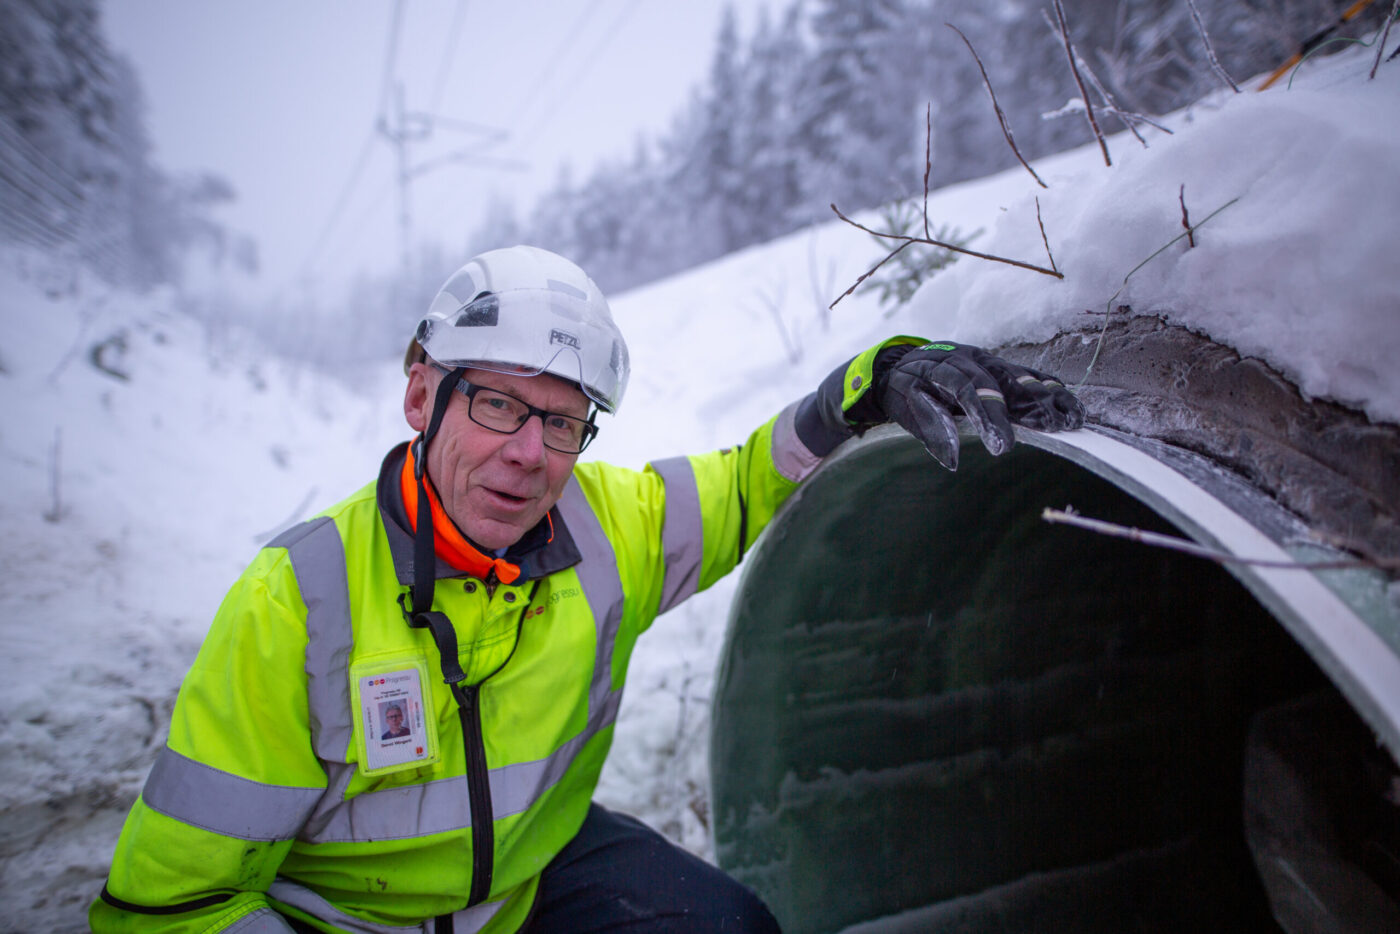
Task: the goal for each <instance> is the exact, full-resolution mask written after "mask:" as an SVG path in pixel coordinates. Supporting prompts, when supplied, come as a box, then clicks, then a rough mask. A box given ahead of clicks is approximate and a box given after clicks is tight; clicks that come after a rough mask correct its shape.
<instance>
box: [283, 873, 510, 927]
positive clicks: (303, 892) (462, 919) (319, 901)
mask: <svg viewBox="0 0 1400 934" xmlns="http://www.w3.org/2000/svg"><path fill="white" fill-rule="evenodd" d="M267 894H268V896H269V897H270V898H273V899H276V900H277V901H279V902H281V903H282V904H284V905H287V906H290V907H292V908H297V909H300V910H301V911H304V912H306V913H307V914H309V915H311V916H312V917H315V918H320V919H321V920H322V921H329V922H330V923H331V924H334V925H335V926H336V927H338V928H340V929H341V930H344V931H353V932H354V934H433V932H434V930H435V920H436V919H433V918H429V919H428V920H426V921H424V922H423V923H422V924H414V925H410V926H408V927H403V926H401V925H396V924H375V923H374V922H373V921H365V920H363V919H361V918H357V917H355V916H354V915H349V914H346V913H345V912H343V911H341V910H340V909H339V908H337V907H335V906H334V905H332V904H331V903H330V902H328V901H326V900H325V899H324V898H322V897H321V896H319V895H317V894H316V893H315V892H313V891H312V890H311V889H308V888H306V887H305V886H301V885H297V884H296V883H295V882H292V881H291V880H289V879H283V878H281V877H280V876H279V877H278V878H276V879H274V880H273V882H272V884H271V885H270V886H268V887H267ZM505 903H506V900H503V901H499V902H483V903H482V904H480V905H476V906H474V907H472V908H464V909H462V910H461V911H458V912H455V913H454V914H453V915H452V931H453V934H473V932H475V931H479V930H481V929H482V928H484V927H485V926H486V923H487V922H488V921H490V920H491V919H492V918H494V917H495V916H496V912H498V911H500V910H501V908H502V906H504V905H505ZM279 930H286V929H285V928H283V929H279Z"/></svg>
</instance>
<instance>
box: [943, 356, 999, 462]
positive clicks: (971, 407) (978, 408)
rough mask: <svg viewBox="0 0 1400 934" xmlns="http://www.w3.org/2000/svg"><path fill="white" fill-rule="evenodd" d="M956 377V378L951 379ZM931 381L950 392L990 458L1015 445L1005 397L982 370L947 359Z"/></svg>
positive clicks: (950, 358) (952, 358) (965, 362)
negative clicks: (950, 390) (990, 454)
mask: <svg viewBox="0 0 1400 934" xmlns="http://www.w3.org/2000/svg"><path fill="white" fill-rule="evenodd" d="M955 374H956V375H955ZM932 376H933V381H934V382H935V383H936V384H938V385H940V386H942V387H945V388H948V389H952V390H953V392H954V398H955V399H956V400H957V404H958V407H959V408H961V409H962V411H963V414H964V415H966V416H967V420H968V421H969V422H971V423H972V427H973V428H974V429H975V430H976V431H977V436H978V437H979V438H981V439H982V446H983V447H985V448H986V449H987V450H988V451H989V452H991V453H992V454H993V455H997V454H1004V453H1006V452H1007V451H1009V450H1010V449H1011V446H1012V445H1013V444H1015V443H1016V434H1015V431H1014V429H1012V427H1011V419H1010V417H1009V413H1008V412H1007V407H1006V397H1005V396H1004V394H1003V393H1002V391H1001V390H1000V389H999V388H998V387H997V384H996V381H995V380H994V379H993V378H992V376H991V374H990V373H988V372H987V371H986V370H985V369H983V368H982V367H980V366H978V365H977V364H976V363H973V362H972V361H971V360H967V359H964V358H961V357H948V358H947V359H946V360H943V361H942V362H940V363H939V364H938V365H937V367H935V368H934V371H933V374H932Z"/></svg>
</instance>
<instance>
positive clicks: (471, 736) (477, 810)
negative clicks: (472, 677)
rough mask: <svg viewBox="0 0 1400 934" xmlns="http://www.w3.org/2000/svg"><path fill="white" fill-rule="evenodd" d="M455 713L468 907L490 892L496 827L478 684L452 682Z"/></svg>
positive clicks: (479, 902)
mask: <svg viewBox="0 0 1400 934" xmlns="http://www.w3.org/2000/svg"><path fill="white" fill-rule="evenodd" d="M452 691H453V693H454V694H456V695H457V713H458V716H459V718H460V719H461V721H462V745H463V747H464V748H465V753H466V766H467V800H468V802H469V803H470V806H471V818H472V887H471V894H470V895H469V896H468V897H467V907H468V908H470V907H472V906H473V905H479V904H481V903H482V902H484V901H486V897H487V896H488V895H490V894H491V875H492V873H493V871H494V869H495V866H494V863H495V858H494V855H495V848H496V828H495V824H496V821H495V816H494V815H493V814H492V811H491V777H490V775H489V774H488V772H487V769H486V743H485V740H484V739H483V737H482V732H481V705H480V699H481V685H479V684H473V685H469V686H467V687H461V686H459V685H455V684H454V685H453V686H452Z"/></svg>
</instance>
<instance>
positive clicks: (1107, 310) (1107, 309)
mask: <svg viewBox="0 0 1400 934" xmlns="http://www.w3.org/2000/svg"><path fill="white" fill-rule="evenodd" d="M1238 200H1240V199H1239V198H1231V199H1230V200H1229V201H1226V202H1225V203H1224V204H1222V205H1221V206H1220V207H1218V208H1216V209H1215V210H1214V211H1211V212H1210V213H1209V214H1207V215H1206V217H1205V220H1203V221H1201V222H1200V223H1199V224H1194V225H1192V226H1191V227H1189V228H1187V230H1186V232H1185V233H1179V234H1177V235H1176V236H1175V237H1172V238H1171V239H1170V240H1168V241H1167V242H1166V243H1164V244H1162V246H1161V247H1160V248H1159V249H1157V250H1156V251H1155V252H1153V254H1152V255H1151V256H1149V257H1147V259H1145V260H1143V261H1142V262H1140V263H1138V264H1137V265H1136V266H1134V267H1133V268H1132V269H1130V270H1129V271H1128V274H1127V275H1126V276H1124V277H1123V284H1122V285H1120V286H1119V287H1118V291H1116V292H1114V293H1113V294H1112V295H1111V296H1109V299H1108V301H1107V302H1106V303H1105V304H1104V316H1103V330H1102V331H1100V332H1099V340H1098V343H1097V344H1095V345H1094V355H1093V356H1092V357H1090V358H1089V365H1088V366H1087V367H1085V368H1084V377H1083V379H1081V380H1080V381H1079V383H1078V384H1077V385H1076V387H1075V388H1076V389H1078V388H1081V387H1083V386H1084V384H1085V383H1087V382H1088V381H1089V374H1090V373H1093V372H1094V364H1096V363H1098V361H1099V352H1100V351H1101V350H1103V342H1104V338H1105V337H1106V336H1107V335H1108V323H1109V319H1110V318H1111V317H1112V314H1113V301H1114V299H1116V298H1117V297H1118V296H1119V295H1122V294H1123V290H1124V289H1126V288H1127V287H1128V280H1129V279H1131V278H1132V277H1133V274H1134V273H1136V272H1137V271H1138V270H1139V269H1141V268H1142V267H1144V266H1146V265H1147V264H1148V263H1150V262H1152V261H1153V260H1154V259H1156V258H1157V257H1158V256H1161V255H1162V254H1163V253H1164V252H1166V250H1167V248H1168V247H1170V246H1171V245H1172V244H1173V243H1176V242H1177V241H1178V240H1180V239H1181V238H1182V237H1185V236H1188V235H1191V234H1194V232H1195V231H1197V230H1199V229H1200V228H1201V227H1203V226H1204V225H1205V224H1206V223H1207V222H1208V221H1209V220H1210V219H1211V218H1212V217H1214V216H1215V215H1217V214H1219V213H1220V212H1221V211H1223V210H1225V209H1226V208H1228V207H1229V206H1230V205H1232V204H1234V203H1235V202H1236V201H1238ZM1119 307H1122V308H1126V307H1128V306H1126V305H1122V306H1119Z"/></svg>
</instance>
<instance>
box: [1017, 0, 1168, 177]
mask: <svg viewBox="0 0 1400 934" xmlns="http://www.w3.org/2000/svg"><path fill="white" fill-rule="evenodd" d="M1040 16H1041V18H1042V19H1043V20H1044V21H1045V25H1046V26H1047V27H1049V29H1050V32H1052V33H1053V34H1055V35H1057V36H1058V35H1059V34H1060V29H1059V27H1058V26H1057V25H1055V21H1054V20H1052V19H1051V18H1050V14H1049V13H1047V12H1046V11H1045V10H1041V11H1040ZM1074 60H1075V61H1076V62H1077V63H1078V64H1079V69H1080V71H1081V72H1082V73H1083V74H1084V75H1085V76H1087V77H1088V79H1089V83H1090V84H1091V85H1093V88H1094V91H1095V92H1096V93H1097V94H1098V95H1099V103H1100V105H1101V106H1102V109H1103V112H1104V113H1106V114H1108V115H1109V116H1111V117H1116V118H1117V119H1118V122H1119V123H1121V124H1123V126H1125V127H1127V129H1128V131H1129V132H1131V133H1132V134H1133V136H1135V137H1137V141H1138V142H1139V143H1142V148H1144V149H1146V148H1147V140H1145V139H1143V136H1142V134H1141V133H1139V132H1138V124H1139V123H1145V124H1147V125H1148V126H1150V127H1152V128H1153V129H1156V130H1161V131H1162V132H1163V133H1166V134H1167V135H1168V136H1171V135H1172V131H1171V130H1169V129H1167V128H1166V127H1165V126H1163V125H1162V124H1160V123H1158V122H1157V121H1155V120H1152V119H1151V118H1149V117H1146V116H1143V115H1142V114H1140V113H1133V112H1132V111H1129V110H1123V109H1122V108H1120V107H1119V106H1118V102H1117V101H1116V100H1114V99H1113V95H1112V94H1110V93H1109V92H1108V88H1106V87H1104V84H1103V82H1102V81H1100V80H1099V76H1098V75H1097V74H1095V73H1094V69H1093V68H1091V67H1089V63H1088V62H1087V61H1085V60H1084V56H1082V55H1080V54H1079V52H1078V51H1077V50H1076V51H1075V53H1074Z"/></svg>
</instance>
